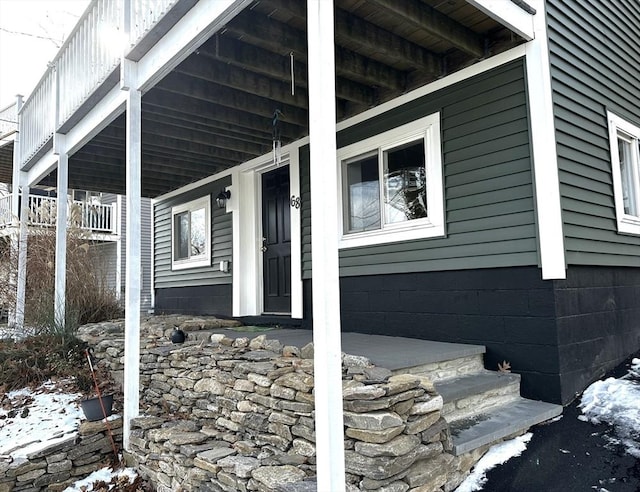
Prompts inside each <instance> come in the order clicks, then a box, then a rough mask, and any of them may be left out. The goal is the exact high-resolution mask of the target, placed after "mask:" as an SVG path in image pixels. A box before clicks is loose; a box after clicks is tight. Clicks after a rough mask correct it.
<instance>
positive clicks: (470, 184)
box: [301, 61, 538, 278]
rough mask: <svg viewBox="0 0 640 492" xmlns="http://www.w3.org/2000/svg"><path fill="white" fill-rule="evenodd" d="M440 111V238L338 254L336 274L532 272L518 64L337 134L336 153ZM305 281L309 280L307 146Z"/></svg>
mask: <svg viewBox="0 0 640 492" xmlns="http://www.w3.org/2000/svg"><path fill="white" fill-rule="evenodd" d="M438 111H439V112H440V116H441V131H442V135H441V137H442V151H443V162H444V179H445V211H446V232H447V237H445V238H436V239H424V240H416V241H407V242H402V243H388V244H381V245H376V246H368V247H362V248H351V249H344V250H341V251H340V272H341V275H343V276H355V275H370V274H385V273H402V272H424V271H436V270H459V269H473V268H493V267H506V266H523V265H538V254H537V239H536V230H535V213H534V201H533V188H532V184H531V183H532V174H531V157H530V146H529V123H528V108H527V96H526V89H525V79H524V67H523V62H522V61H517V62H514V63H511V64H508V65H505V66H502V67H499V68H497V69H495V70H492V71H491V72H487V73H484V74H481V75H479V76H477V77H474V78H472V79H469V80H467V81H464V82H462V83H459V84H456V85H455V86H452V87H449V88H446V89H443V90H441V91H438V92H436V93H434V94H430V95H428V96H425V97H422V98H420V99H418V100H416V101H413V102H411V103H408V104H406V105H404V106H402V107H399V108H396V109H393V110H391V111H389V112H387V113H385V114H383V115H380V116H378V117H376V118H374V119H372V120H369V121H366V122H364V123H362V124H359V125H356V126H354V127H351V128H348V129H345V130H344V131H342V132H340V133H339V134H338V145H339V147H342V146H345V145H348V144H351V143H354V142H357V141H359V140H362V139H364V138H368V137H371V136H374V135H377V134H379V133H382V132H384V131H387V130H389V129H391V128H394V127H397V126H399V125H402V124H405V123H409V122H411V121H414V120H416V119H418V118H421V117H423V116H426V115H429V114H433V113H435V112H438ZM301 175H302V198H303V210H302V230H303V240H302V247H303V258H302V259H303V274H304V278H310V277H311V241H310V232H311V213H310V207H309V203H310V185H309V156H308V148H305V149H302V152H301Z"/></svg>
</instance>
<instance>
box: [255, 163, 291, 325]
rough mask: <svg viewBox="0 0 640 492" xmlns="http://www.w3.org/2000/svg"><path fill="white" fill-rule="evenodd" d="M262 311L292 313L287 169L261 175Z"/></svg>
mask: <svg viewBox="0 0 640 492" xmlns="http://www.w3.org/2000/svg"><path fill="white" fill-rule="evenodd" d="M262 236H263V244H262V250H263V258H262V259H263V262H262V264H263V268H264V270H263V272H264V273H263V274H264V312H265V313H283V314H284V313H286V314H288V313H291V220H290V205H289V166H285V167H282V168H279V169H276V170H275V171H271V172H268V173H265V174H263V175H262Z"/></svg>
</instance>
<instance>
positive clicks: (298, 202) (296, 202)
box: [291, 195, 302, 208]
mask: <svg viewBox="0 0 640 492" xmlns="http://www.w3.org/2000/svg"><path fill="white" fill-rule="evenodd" d="M301 205H302V202H301V200H300V197H299V196H295V195H291V206H292V207H293V208H300V207H301Z"/></svg>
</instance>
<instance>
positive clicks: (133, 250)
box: [121, 58, 142, 450]
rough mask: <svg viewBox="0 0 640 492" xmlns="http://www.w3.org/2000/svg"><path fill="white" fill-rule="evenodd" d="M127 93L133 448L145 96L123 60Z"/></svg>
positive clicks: (128, 366) (127, 376) (127, 368)
mask: <svg viewBox="0 0 640 492" xmlns="http://www.w3.org/2000/svg"><path fill="white" fill-rule="evenodd" d="M122 63H123V64H124V65H126V66H124V67H123V80H122V82H123V84H122V86H121V87H122V88H123V90H125V91H127V109H126V140H125V142H126V180H127V198H126V203H127V206H126V210H127V217H126V232H125V234H126V240H125V258H126V262H127V264H126V275H125V335H124V355H125V364H124V435H123V443H124V448H125V449H127V450H128V449H129V437H130V432H131V419H132V418H135V417H137V416H138V414H139V411H140V408H139V402H140V393H139V392H140V287H141V280H140V279H141V277H142V272H141V263H140V258H141V233H142V228H141V210H142V207H141V201H142V191H141V190H142V173H141V169H142V94H141V93H140V91H139V90H138V89H137V84H136V83H135V82H136V69H137V65H136V64H135V63H134V62H132V61H130V60H126V59H124V58H123V60H122Z"/></svg>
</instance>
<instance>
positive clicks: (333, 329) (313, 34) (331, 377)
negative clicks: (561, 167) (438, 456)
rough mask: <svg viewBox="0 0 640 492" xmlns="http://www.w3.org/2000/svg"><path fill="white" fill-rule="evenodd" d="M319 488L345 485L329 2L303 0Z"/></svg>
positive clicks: (334, 488)
mask: <svg viewBox="0 0 640 492" xmlns="http://www.w3.org/2000/svg"><path fill="white" fill-rule="evenodd" d="M307 36H308V51H309V52H308V60H309V65H308V67H309V140H310V148H311V217H312V221H311V250H312V255H313V256H312V258H313V293H312V301H313V342H314V352H315V356H314V381H315V390H314V391H315V410H316V414H315V418H316V420H315V424H316V455H317V474H318V490H331V491H332V492H339V491H344V490H345V475H344V424H343V413H342V351H341V339H340V282H339V270H338V205H337V204H338V166H337V164H336V109H335V104H336V98H335V61H334V49H335V46H334V28H333V1H328V0H307Z"/></svg>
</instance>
